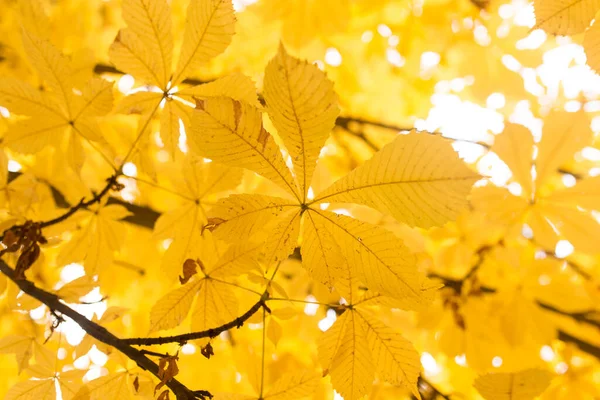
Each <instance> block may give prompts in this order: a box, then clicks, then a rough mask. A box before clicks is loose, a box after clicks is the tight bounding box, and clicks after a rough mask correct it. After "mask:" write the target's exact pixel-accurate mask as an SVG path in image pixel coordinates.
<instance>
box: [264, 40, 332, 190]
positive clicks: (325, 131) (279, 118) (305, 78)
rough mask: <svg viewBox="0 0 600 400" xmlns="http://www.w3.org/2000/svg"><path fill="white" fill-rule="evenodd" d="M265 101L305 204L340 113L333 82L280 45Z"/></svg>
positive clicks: (267, 79) (266, 85)
mask: <svg viewBox="0 0 600 400" xmlns="http://www.w3.org/2000/svg"><path fill="white" fill-rule="evenodd" d="M264 97H265V101H266V102H267V106H268V111H269V115H270V117H271V120H272V121H273V125H275V127H276V128H277V133H278V134H279V136H280V137H281V138H282V139H283V142H284V144H285V146H286V148H287V150H288V151H289V152H290V155H291V157H292V163H293V165H294V171H295V173H296V176H297V177H298V182H299V184H300V191H301V192H302V196H303V197H302V199H303V201H304V200H306V193H307V191H308V188H309V186H310V183H311V180H312V176H313V172H314V170H315V166H316V164H317V159H318V157H319V152H320V151H321V148H322V147H323V145H324V144H325V141H326V140H327V138H328V137H329V133H330V132H331V129H332V128H333V126H334V125H335V120H336V118H337V116H338V114H339V111H340V110H339V108H338V106H337V98H336V94H335V92H334V91H333V82H331V81H330V80H329V79H327V77H326V76H325V73H323V72H322V71H321V70H319V68H317V67H316V66H315V65H312V64H309V63H307V62H306V61H301V60H299V59H297V58H294V57H291V56H289V55H288V54H287V52H286V51H285V48H284V47H283V45H282V44H281V45H280V46H279V51H278V53H277V55H276V56H275V58H273V60H271V61H270V62H269V64H268V65H267V68H266V70H265V83H264Z"/></svg>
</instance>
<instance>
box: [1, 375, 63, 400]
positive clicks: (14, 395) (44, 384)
mask: <svg viewBox="0 0 600 400" xmlns="http://www.w3.org/2000/svg"><path fill="white" fill-rule="evenodd" d="M4 399H5V400H54V399H56V389H55V385H54V379H40V380H30V381H25V382H19V383H17V384H16V385H15V386H13V387H12V388H10V390H9V391H8V393H6V396H5V397H4Z"/></svg>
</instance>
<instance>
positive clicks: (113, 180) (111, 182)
mask: <svg viewBox="0 0 600 400" xmlns="http://www.w3.org/2000/svg"><path fill="white" fill-rule="evenodd" d="M118 177H119V173H115V174H114V175H112V176H110V177H109V178H108V179H107V180H106V185H105V186H104V188H102V190H101V191H100V192H98V193H97V194H95V195H94V197H92V198H91V199H89V200H87V201H85V199H81V201H80V202H79V203H77V204H76V205H75V206H74V207H71V208H70V209H69V210H68V211H67V212H66V213H64V214H62V215H60V216H58V217H56V218H53V219H51V220H48V221H45V222H42V223H40V228H42V229H43V228H47V227H49V226H52V225H56V224H58V223H60V222H63V221H66V220H67V219H68V218H69V217H70V216H72V215H73V214H75V213H76V212H77V211H79V210H81V209H83V208H87V207H89V206H91V205H94V204H96V203H99V202H100V201H101V200H102V198H103V197H104V196H105V195H106V194H108V192H110V190H111V189H114V188H115V187H117V185H118V184H117V178H118Z"/></svg>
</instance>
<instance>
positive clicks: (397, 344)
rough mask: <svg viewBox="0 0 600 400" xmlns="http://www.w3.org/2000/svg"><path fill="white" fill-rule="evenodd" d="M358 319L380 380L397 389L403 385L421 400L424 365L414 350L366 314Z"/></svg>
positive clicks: (396, 333) (393, 332)
mask: <svg viewBox="0 0 600 400" xmlns="http://www.w3.org/2000/svg"><path fill="white" fill-rule="evenodd" d="M354 315H355V318H356V319H357V320H358V323H360V324H361V325H362V326H363V330H364V331H365V332H366V335H367V342H368V343H369V347H370V349H371V355H372V357H373V361H374V364H375V366H376V368H377V373H378V375H379V377H380V378H382V379H383V380H385V381H386V382H389V383H391V384H393V385H402V386H403V387H405V388H407V389H408V390H410V391H411V392H412V394H413V395H414V396H415V397H416V398H418V399H420V398H421V396H420V395H419V391H418V389H417V380H418V379H419V374H420V373H421V362H420V359H419V353H417V351H416V350H415V348H414V346H413V345H412V344H411V343H410V342H409V341H408V340H406V339H404V338H403V337H402V335H400V333H398V332H396V331H395V330H394V329H392V328H389V327H387V326H385V325H384V324H383V323H381V322H380V321H378V320H377V319H375V318H373V317H372V316H371V315H370V314H369V313H368V312H367V311H366V310H365V311H355V312H354Z"/></svg>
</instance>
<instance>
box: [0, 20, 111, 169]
mask: <svg viewBox="0 0 600 400" xmlns="http://www.w3.org/2000/svg"><path fill="white" fill-rule="evenodd" d="M22 35H23V46H24V48H25V51H26V54H27V56H28V57H29V61H30V63H31V65H32V66H33V67H34V69H35V70H36V71H37V73H38V75H39V76H40V78H41V79H42V81H43V82H44V84H45V87H46V88H47V89H49V90H44V91H40V90H37V89H35V88H33V87H32V86H31V85H29V84H28V83H26V82H22V81H20V80H17V79H14V78H10V77H4V78H1V79H0V106H2V107H5V108H7V109H8V110H10V112H11V113H14V114H17V115H21V116H27V117H29V118H25V119H21V120H19V121H17V122H16V123H15V124H13V125H12V126H11V127H10V129H9V130H8V132H7V134H6V137H5V138H4V143H5V144H6V146H8V147H9V148H11V149H12V150H15V151H17V152H20V153H25V154H33V153H37V152H39V151H40V150H42V149H43V148H44V147H46V146H48V145H51V146H54V147H56V148H58V149H61V151H62V152H64V154H65V155H66V158H67V160H68V162H69V165H70V166H71V167H72V168H73V169H74V170H75V171H77V172H79V170H80V169H81V167H82V165H83V162H84V160H85V153H84V148H83V145H82V141H86V142H88V143H92V144H93V143H103V142H104V139H103V137H102V134H101V132H100V128H99V126H98V122H97V118H98V117H99V116H103V115H106V114H107V113H109V112H110V110H111V109H112V102H113V94H112V87H113V84H112V83H111V82H107V81H105V80H103V79H99V78H92V79H91V80H89V81H88V82H87V84H86V85H85V86H84V87H79V88H78V87H76V85H75V82H74V80H73V76H74V73H73V69H72V67H71V65H70V62H69V61H68V59H67V58H66V57H65V56H64V55H63V54H61V53H60V52H59V51H58V50H57V49H56V48H55V47H54V46H53V45H52V44H51V43H49V42H47V41H46V40H44V39H40V38H38V37H36V36H35V35H33V34H32V33H30V32H28V31H26V30H23V32H22Z"/></svg>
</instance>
